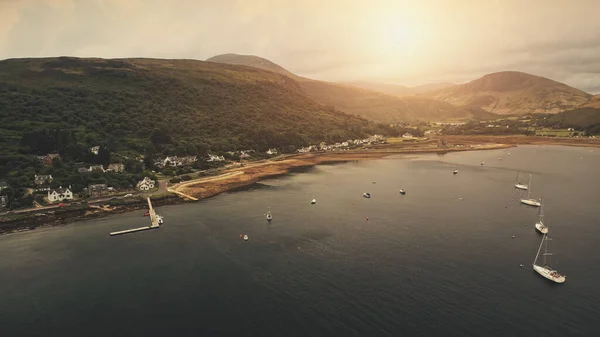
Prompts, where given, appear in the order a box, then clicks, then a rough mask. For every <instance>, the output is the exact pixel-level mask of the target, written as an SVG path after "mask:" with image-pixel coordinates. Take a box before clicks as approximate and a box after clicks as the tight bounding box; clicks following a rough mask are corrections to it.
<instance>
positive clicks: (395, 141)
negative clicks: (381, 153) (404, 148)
mask: <svg viewBox="0 0 600 337" xmlns="http://www.w3.org/2000/svg"><path fill="white" fill-rule="evenodd" d="M387 142H388V143H389V144H402V142H404V139H403V138H401V137H389V138H388V139H387Z"/></svg>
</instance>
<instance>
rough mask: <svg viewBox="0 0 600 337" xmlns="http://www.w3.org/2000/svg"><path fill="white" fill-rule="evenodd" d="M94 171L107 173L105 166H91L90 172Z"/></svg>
mask: <svg viewBox="0 0 600 337" xmlns="http://www.w3.org/2000/svg"><path fill="white" fill-rule="evenodd" d="M94 171H99V172H105V170H104V165H92V166H90V168H89V172H94Z"/></svg>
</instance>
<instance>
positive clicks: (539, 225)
mask: <svg viewBox="0 0 600 337" xmlns="http://www.w3.org/2000/svg"><path fill="white" fill-rule="evenodd" d="M535 229H537V231H538V232H540V233H542V234H548V227H546V225H544V224H543V223H541V222H536V223H535Z"/></svg>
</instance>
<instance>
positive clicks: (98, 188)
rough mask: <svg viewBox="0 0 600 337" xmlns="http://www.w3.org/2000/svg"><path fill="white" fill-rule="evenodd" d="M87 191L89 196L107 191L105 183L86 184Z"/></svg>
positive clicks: (104, 193)
mask: <svg viewBox="0 0 600 337" xmlns="http://www.w3.org/2000/svg"><path fill="white" fill-rule="evenodd" d="M88 193H89V194H90V197H98V196H101V195H106V194H107V193H108V186H106V184H90V185H89V186H88Z"/></svg>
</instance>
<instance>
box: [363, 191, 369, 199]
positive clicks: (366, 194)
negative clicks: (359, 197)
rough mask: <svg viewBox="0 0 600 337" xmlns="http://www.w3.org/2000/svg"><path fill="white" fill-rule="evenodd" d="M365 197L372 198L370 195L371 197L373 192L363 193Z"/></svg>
mask: <svg viewBox="0 0 600 337" xmlns="http://www.w3.org/2000/svg"><path fill="white" fill-rule="evenodd" d="M363 197H365V198H367V199H368V198H370V197H371V193H367V192H365V193H363Z"/></svg>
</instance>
